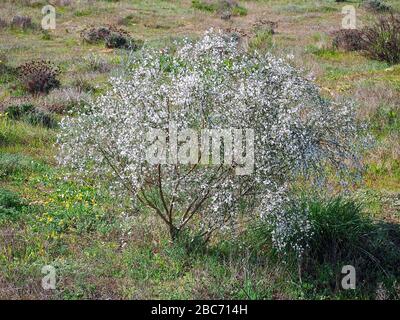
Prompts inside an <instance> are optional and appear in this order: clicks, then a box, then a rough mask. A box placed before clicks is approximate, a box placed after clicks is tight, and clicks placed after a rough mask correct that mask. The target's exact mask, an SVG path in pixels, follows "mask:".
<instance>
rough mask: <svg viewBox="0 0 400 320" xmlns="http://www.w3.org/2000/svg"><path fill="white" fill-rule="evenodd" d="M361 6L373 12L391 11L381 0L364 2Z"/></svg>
mask: <svg viewBox="0 0 400 320" xmlns="http://www.w3.org/2000/svg"><path fill="white" fill-rule="evenodd" d="M362 6H363V7H364V8H365V9H367V10H370V11H373V12H388V11H391V10H392V7H391V6H389V5H388V4H386V3H384V2H382V1H381V0H364V1H363V3H362Z"/></svg>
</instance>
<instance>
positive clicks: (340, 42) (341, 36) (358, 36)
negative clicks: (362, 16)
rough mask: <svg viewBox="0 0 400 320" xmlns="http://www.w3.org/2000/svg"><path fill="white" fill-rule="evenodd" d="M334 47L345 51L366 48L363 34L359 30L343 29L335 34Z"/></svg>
mask: <svg viewBox="0 0 400 320" xmlns="http://www.w3.org/2000/svg"><path fill="white" fill-rule="evenodd" d="M333 36H334V38H333V41H332V46H333V47H334V48H338V49H343V50H345V51H358V50H363V49H364V48H365V45H364V42H363V32H362V31H360V30H357V29H341V30H338V31H335V32H334V33H333Z"/></svg>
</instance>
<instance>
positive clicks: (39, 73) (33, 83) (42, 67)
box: [18, 60, 60, 94]
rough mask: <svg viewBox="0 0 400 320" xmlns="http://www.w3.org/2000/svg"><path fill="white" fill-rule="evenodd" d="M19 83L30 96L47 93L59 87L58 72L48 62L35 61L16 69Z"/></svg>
mask: <svg viewBox="0 0 400 320" xmlns="http://www.w3.org/2000/svg"><path fill="white" fill-rule="evenodd" d="M18 74H19V78H20V81H21V83H22V84H23V85H24V87H25V88H26V90H27V91H28V92H30V93H32V94H38V93H46V94H47V93H49V91H51V90H52V89H55V88H58V87H59V86H60V81H59V80H58V76H59V75H60V70H59V69H58V68H57V67H55V66H54V65H53V64H52V63H51V62H50V61H45V60H36V61H31V62H27V63H25V64H23V65H21V66H19V67H18Z"/></svg>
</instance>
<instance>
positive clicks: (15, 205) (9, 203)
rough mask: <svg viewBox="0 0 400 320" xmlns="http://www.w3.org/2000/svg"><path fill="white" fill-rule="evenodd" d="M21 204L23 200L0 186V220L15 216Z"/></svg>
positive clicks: (22, 204)
mask: <svg viewBox="0 0 400 320" xmlns="http://www.w3.org/2000/svg"><path fill="white" fill-rule="evenodd" d="M23 206H24V202H23V201H22V199H21V198H20V197H19V196H18V195H17V194H16V193H14V192H11V191H9V190H6V189H2V188H0V221H1V220H2V219H13V218H15V217H17V216H18V214H19V212H20V210H21V209H22V207H23Z"/></svg>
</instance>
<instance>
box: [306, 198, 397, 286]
mask: <svg viewBox="0 0 400 320" xmlns="http://www.w3.org/2000/svg"><path fill="white" fill-rule="evenodd" d="M308 208H309V210H310V220H311V222H312V225H313V230H314V233H313V236H312V239H311V241H310V242H309V248H308V250H307V252H306V253H305V256H304V258H303V261H302V263H303V264H302V270H303V273H304V275H305V277H306V278H308V279H310V280H311V281H312V282H313V283H314V284H315V285H316V287H317V288H319V289H321V290H330V291H338V290H341V287H340V279H341V278H342V274H341V269H342V267H343V266H344V265H352V266H354V267H355V269H356V270H357V284H358V287H359V288H360V289H361V288H363V289H364V292H370V293H371V294H372V293H374V292H375V290H376V287H377V286H378V283H379V282H382V281H388V282H390V283H391V285H393V283H392V282H391V281H392V280H393V279H399V277H400V270H399V269H398V265H399V263H400V242H399V241H398V239H400V238H397V237H398V236H399V235H400V226H399V225H396V224H382V223H380V224H378V223H375V222H374V221H372V220H371V219H369V218H368V217H366V216H365V215H364V214H363V212H362V209H361V206H360V205H359V204H357V203H355V202H354V201H351V200H344V199H341V198H337V199H333V200H330V201H328V202H322V201H311V202H308ZM396 238H397V240H396ZM327 274H328V275H331V276H330V277H328V278H326V279H324V277H325V276H326V275H327Z"/></svg>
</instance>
